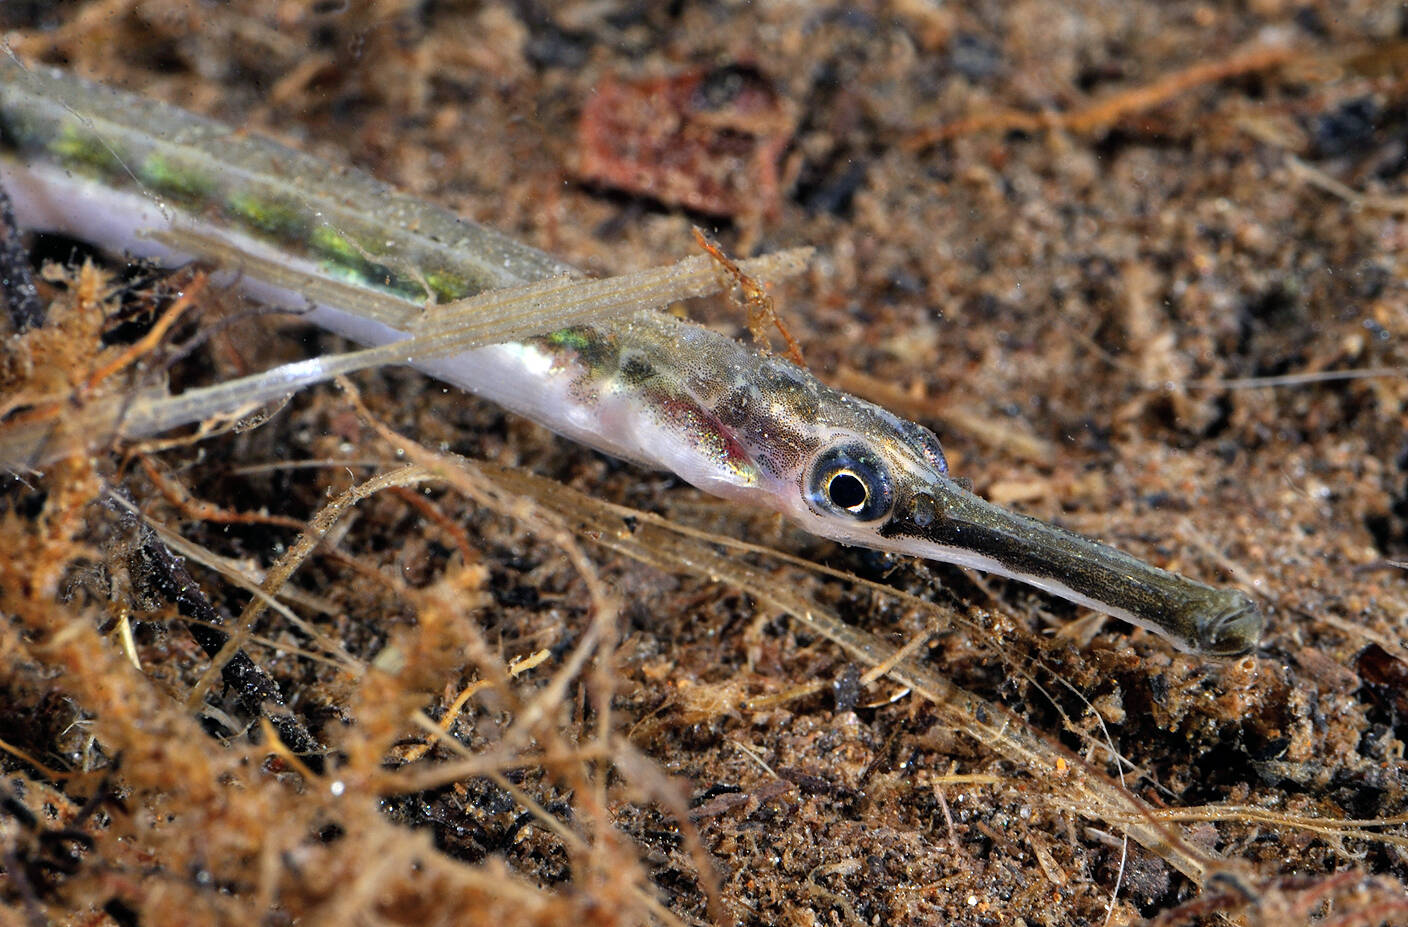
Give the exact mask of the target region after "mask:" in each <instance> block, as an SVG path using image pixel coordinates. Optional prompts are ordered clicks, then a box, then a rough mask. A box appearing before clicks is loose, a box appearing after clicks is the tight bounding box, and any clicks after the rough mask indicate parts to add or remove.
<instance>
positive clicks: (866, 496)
mask: <svg viewBox="0 0 1408 927" xmlns="http://www.w3.org/2000/svg"><path fill="white" fill-rule="evenodd" d="M807 498H808V500H809V501H810V502H811V504H812V507H813V508H815V509H817V510H818V511H821V512H828V513H832V514H836V515H847V516H849V517H851V518H854V519H856V520H857V521H874V520H875V519H877V518H883V517H884V516H886V515H888V514H889V513H890V507H891V506H892V505H893V504H894V490H893V489H892V488H891V486H890V474H889V471H888V470H886V468H885V464H884V463H883V462H882V461H881V460H880V457H879V455H877V454H875V453H874V452H872V451H871V450H869V449H868V448H867V447H865V445H863V444H859V443H856V442H850V443H847V444H841V445H837V446H835V447H832V448H829V449H827V450H825V451H822V452H821V453H820V454H818V455H817V458H816V460H815V461H814V462H813V463H812V466H811V471H810V473H809V475H808V477H807Z"/></svg>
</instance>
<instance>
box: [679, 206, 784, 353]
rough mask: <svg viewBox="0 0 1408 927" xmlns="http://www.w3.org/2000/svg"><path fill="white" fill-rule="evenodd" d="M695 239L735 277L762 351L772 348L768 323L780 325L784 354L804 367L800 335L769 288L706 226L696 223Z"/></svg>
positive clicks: (777, 326) (758, 346)
mask: <svg viewBox="0 0 1408 927" xmlns="http://www.w3.org/2000/svg"><path fill="white" fill-rule="evenodd" d="M694 240H695V241H696V242H698V244H699V247H701V248H703V249H704V251H705V253H707V254H708V255H709V256H710V257H711V258H713V259H714V260H715V261H717V262H718V264H719V266H720V267H721V268H723V270H724V272H725V273H726V274H728V275H729V276H730V277H732V278H733V282H734V285H735V286H737V287H738V289H739V291H740V293H741V295H742V297H743V306H744V309H745V310H746V311H747V313H748V332H749V334H751V335H752V336H753V343H754V345H755V346H756V347H757V348H758V350H759V351H762V352H764V353H768V352H769V350H770V349H769V347H768V324H769V323H771V324H772V325H773V327H775V328H776V329H777V332H778V334H779V335H781V336H782V340H783V341H785V342H786V343H787V353H786V354H785V355H784V356H785V357H786V358H787V359H788V360H790V361H791V362H792V363H794V364H796V365H797V366H798V367H802V368H805V367H806V366H807V362H806V361H805V360H803V359H802V346H801V345H799V344H798V343H797V339H796V338H793V337H792V333H791V332H790V331H788V330H787V326H786V325H784V324H782V317H781V316H779V315H778V314H777V307H776V305H774V303H773V299H772V296H771V295H769V294H768V291H767V289H766V288H765V287H764V286H763V285H762V284H761V283H759V282H758V280H757V279H756V278H755V277H752V276H750V275H748V274H746V273H744V272H743V269H742V268H740V267H739V266H738V264H737V263H736V262H735V261H734V260H733V259H732V258H730V257H729V256H728V255H727V254H724V251H723V249H722V248H720V247H719V245H718V243H717V242H714V241H712V240H710V238H709V236H707V235H705V234H704V230H703V229H701V228H700V227H699V226H697V225H696V226H695V227H694Z"/></svg>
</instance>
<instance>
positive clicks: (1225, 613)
mask: <svg viewBox="0 0 1408 927" xmlns="http://www.w3.org/2000/svg"><path fill="white" fill-rule="evenodd" d="M1232 596H1233V598H1234V601H1233V602H1232V604H1230V605H1229V606H1228V607H1227V608H1225V609H1223V610H1222V611H1221V612H1219V613H1218V614H1216V615H1214V616H1213V617H1211V618H1210V619H1208V620H1207V621H1206V622H1205V623H1203V624H1202V626H1201V627H1199V629H1198V649H1199V651H1200V652H1202V653H1205V654H1208V655H1209V656H1215V657H1240V656H1244V655H1245V654H1248V653H1250V652H1251V651H1252V650H1253V649H1254V648H1255V647H1256V644H1257V641H1258V640H1260V638H1261V632H1262V630H1263V629H1264V628H1265V627H1266V618H1265V616H1264V615H1262V613H1261V609H1260V608H1258V607H1257V604H1256V603H1255V602H1253V601H1252V599H1251V597H1250V596H1247V595H1245V594H1243V593H1241V592H1234V593H1232Z"/></svg>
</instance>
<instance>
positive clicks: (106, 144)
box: [0, 61, 1263, 656]
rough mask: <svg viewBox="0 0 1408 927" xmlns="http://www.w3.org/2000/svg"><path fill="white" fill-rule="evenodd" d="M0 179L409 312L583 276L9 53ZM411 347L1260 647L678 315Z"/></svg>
mask: <svg viewBox="0 0 1408 927" xmlns="http://www.w3.org/2000/svg"><path fill="white" fill-rule="evenodd" d="M0 181H3V183H4V184H5V186H6V188H7V190H8V191H9V193H10V196H11V197H12V198H13V200H14V201H15V204H16V211H17V213H18V215H19V217H20V220H21V222H22V223H25V224H27V225H30V226H33V227H36V228H44V229H52V230H61V231H64V232H66V233H68V234H71V235H74V236H76V237H79V238H83V239H85V240H90V241H93V242H94V243H97V244H100V245H103V246H105V247H108V248H114V249H125V250H128V251H130V252H132V253H135V254H139V255H143V256H148V257H154V258H159V259H169V260H170V259H175V260H179V259H186V258H189V257H191V256H192V254H191V252H190V251H188V250H183V248H182V246H181V245H180V244H179V242H180V240H181V239H180V236H179V234H177V235H175V236H174V238H173V235H172V234H164V233H179V232H181V230H196V231H199V232H201V233H202V234H206V235H213V236H216V237H217V238H219V239H220V240H221V241H223V242H225V243H226V244H227V245H228V246H229V249H230V250H232V251H233V252H235V253H238V254H241V255H247V256H253V257H258V258H259V259H260V260H261V261H263V262H264V263H265V264H267V265H269V266H275V265H277V266H283V267H286V268H293V269H296V270H297V272H298V274H299V275H300V276H302V277H304V278H311V277H317V276H322V277H326V278H329V279H335V280H339V281H342V282H344V283H350V284H353V285H354V286H356V287H361V288H366V289H368V290H375V291H378V292H382V293H386V294H392V295H395V296H396V297H399V298H400V299H401V300H403V301H404V302H405V304H406V305H409V306H415V305H423V304H426V303H431V304H434V303H440V302H448V301H452V300H458V299H463V298H465V297H469V296H473V295H475V294H478V293H483V292H485V291H489V290H495V289H499V288H503V287H511V286H516V285H521V284H524V283H528V282H531V281H536V280H543V279H545V278H550V277H554V276H560V275H564V274H573V273H576V272H575V271H574V270H573V269H572V268H571V267H569V266H568V265H566V264H563V263H562V262H560V261H558V260H556V259H555V258H553V257H551V256H550V255H547V254H545V253H544V252H542V251H539V250H537V249H534V248H531V247H529V246H527V245H524V244H522V243H519V242H516V241H514V240H512V239H510V238H508V237H506V236H503V235H501V234H499V233H497V232H494V231H492V230H490V229H486V228H484V227H482V226H479V225H477V224H475V223H472V222H468V221H466V220H464V219H462V218H460V217H457V216H455V215H453V214H452V213H450V212H448V211H446V210H443V209H441V208H439V207H436V206H434V205H432V204H428V203H425V202H423V201H421V200H418V199H415V198H413V197H409V196H406V195H404V194H401V193H399V192H397V191H395V190H393V189H392V188H390V187H388V186H387V185H385V184H383V183H381V182H379V181H377V180H375V179H373V178H371V177H369V176H367V175H365V174H363V173H361V172H358V171H355V170H351V169H348V168H337V167H333V166H331V165H328V164H327V163H326V162H323V161H321V160H319V159H316V158H313V157H310V156H308V155H305V154H302V153H299V152H296V151H293V150H291V149H288V148H286V147H284V146H282V145H278V144H276V143H274V142H271V141H268V140H266V139H262V138H259V137H256V136H251V135H246V134H244V133H240V132H237V131H235V130H233V129H230V128H229V127H227V126H224V125H221V124H219V123H217V122H213V121H211V120H208V119H204V118H201V117H199V116H195V115H192V114H190V113H186V112H184V111H182V110H179V109H176V108H174V107H170V106H167V105H163V104H160V103H157V102H154V101H150V100H146V99H144V98H141V97H139V96H135V95H133V94H129V93H125V92H121V91H117V90H113V89H110V88H107V87H103V86H100V85H97V84H93V83H90V82H87V81H83V80H81V79H79V78H76V77H74V76H72V75H69V74H67V73H65V72H62V71H58V70H53V69H48V68H40V67H25V66H22V65H20V64H18V63H16V62H14V61H0ZM173 240H174V241H176V242H177V244H175V245H173V244H172V242H173ZM237 279H238V282H239V283H240V285H241V286H242V287H243V288H244V289H245V290H246V291H247V292H249V293H250V295H251V296H253V297H255V298H257V299H260V300H263V301H266V302H270V303H273V304H278V305H285V306H291V307H299V306H303V305H306V304H308V303H310V300H309V299H308V298H306V294H305V293H303V292H301V291H300V290H299V289H298V288H296V287H295V288H290V287H289V286H288V285H287V283H286V282H285V281H284V280H283V278H276V277H273V276H270V275H260V274H259V273H254V272H249V271H248V270H245V271H242V272H241V273H240V274H239V275H238V278H237ZM311 303H312V308H311V310H310V311H309V312H308V314H307V315H306V316H305V318H306V319H307V320H308V321H310V322H312V323H314V324H317V325H321V326H323V327H325V328H328V329H330V330H332V331H335V332H338V333H340V334H343V335H345V336H347V337H349V338H351V339H353V340H355V341H358V342H360V343H362V344H366V345H380V344H387V343H391V342H395V341H397V340H401V339H405V338H407V337H408V336H409V335H410V334H411V332H412V329H413V327H414V326H413V322H414V320H413V319H412V318H411V317H410V316H409V315H406V314H397V313H395V312H390V313H387V312H374V311H368V310H365V309H363V310H359V309H357V308H355V307H349V306H348V305H340V304H338V303H337V302H335V301H327V300H317V299H314V300H311ZM409 360H410V361H411V362H412V363H414V364H415V365H416V366H417V367H419V368H421V369H423V370H425V371H426V372H427V373H429V374H431V375H433V376H436V377H438V378H440V379H442V380H445V381H447V382H449V383H452V384H455V385H457V386H460V387H462V388H464V389H466V390H469V391H471V392H474V393H476V394H479V395H482V396H484V397H486V398H489V399H492V400H494V401H496V402H498V403H500V404H501V405H503V406H505V407H506V408H508V409H510V410H512V411H515V412H518V413H520V414H522V415H524V416H526V417H528V418H531V419H533V420H534V421H537V422H539V423H541V424H543V425H545V426H546V427H548V428H550V429H552V430H554V431H556V432H558V433H560V434H562V435H564V436H566V437H569V438H572V439H574V440H576V441H579V442H581V443H583V444H585V445H588V446H591V447H594V448H597V449H599V450H601V451H604V452H606V453H608V454H612V455H615V456H617V457H621V458H624V459H627V460H631V461H634V462H637V463H640V464H643V465H645V466H650V467H657V468H661V469H666V470H670V471H672V472H674V473H676V474H678V475H679V476H681V477H682V478H684V479H685V480H687V481H689V482H690V483H692V484H694V485H695V486H698V487H699V488H701V489H703V490H705V491H708V492H711V493H714V494H716V495H719V496H721V497H724V498H727V499H730V500H733V501H736V502H739V503H742V504H744V505H748V506H751V507H755V508H762V509H768V510H772V511H776V512H779V513H781V514H783V515H785V516H787V517H788V518H791V519H792V520H793V521H795V522H797V523H798V524H799V525H801V526H802V527H803V528H805V529H807V530H808V531H811V532H813V533H815V534H818V535H821V536H824V537H828V538H833V539H835V540H837V541H840V542H842V543H845V544H853V545H860V546H866V547H872V548H877V549H881V550H888V551H892V552H895V553H900V554H908V555H913V556H917V557H925V558H931V559H937V560H942V561H945V562H950V563H956V564H960V565H964V566H969V567H975V568H977V569H980V570H985V571H988V572H993V573H997V574H1001V575H1005V576H1010V577H1013V578H1016V579H1019V580H1022V581H1024V582H1028V583H1031V584H1033V585H1036V586H1038V587H1039V588H1042V589H1045V590H1047V591H1049V592H1051V593H1053V594H1056V595H1058V596H1062V597H1064V598H1067V599H1070V600H1072V601H1075V602H1078V603H1081V604H1084V605H1088V606H1090V607H1093V608H1096V609H1098V610H1100V611H1103V612H1106V613H1108V614H1112V615H1115V616H1117V617H1120V618H1123V619H1125V620H1128V621H1130V622H1133V623H1135V624H1138V625H1141V626H1143V627H1146V628H1150V629H1152V630H1154V631H1155V632H1157V633H1159V634H1162V635H1163V636H1165V637H1167V638H1168V639H1169V640H1171V641H1172V642H1173V643H1174V644H1175V645H1176V646H1178V647H1180V648H1182V649H1185V650H1190V651H1193V652H1197V653H1204V654H1212V655H1220V656H1228V655H1235V654H1240V653H1244V652H1246V651H1247V650H1249V649H1251V648H1252V647H1253V646H1255V644H1256V641H1257V639H1258V637H1259V635H1260V633H1261V629H1262V624H1263V619H1262V616H1261V613H1260V611H1259V610H1258V609H1257V607H1256V605H1255V603H1254V602H1253V601H1252V600H1251V599H1250V598H1249V597H1247V596H1246V595H1245V594H1243V593H1242V592H1240V591H1237V590H1232V589H1220V588H1215V587H1211V586H1207V585H1204V584H1202V583H1199V582H1196V581H1194V580H1191V579H1188V578H1186V577H1183V576H1179V575H1177V574H1174V573H1170V572H1168V571H1165V570H1162V569H1159V568H1157V567H1154V566H1152V565H1149V564H1146V563H1144V562H1142V561H1140V560H1138V559H1136V558H1134V557H1132V556H1130V555H1128V554H1126V553H1123V552H1122V551H1119V550H1116V549H1114V548H1112V547H1109V546H1107V545H1104V544H1101V543H1099V542H1097V541H1094V540H1091V539H1089V538H1085V537H1082V536H1080V535H1077V534H1074V533H1072V532H1069V531H1066V530H1064V529H1062V528H1059V527H1057V526H1054V525H1049V524H1046V523H1044V522H1041V521H1039V520H1036V519H1033V518H1029V517H1026V516H1022V515H1018V514H1015V513H1012V512H1008V511H1006V510H1005V509H1002V508H1000V507H998V506H994V505H992V504H990V503H988V502H986V501H984V500H983V499H981V498H979V497H978V496H976V495H974V494H973V493H971V492H968V491H967V490H966V489H965V488H964V487H963V486H962V485H961V484H960V483H959V482H958V481H956V480H954V479H952V478H951V477H950V475H949V473H948V466H947V463H946V461H945V459H944V455H943V451H942V448H941V446H940V443H939V440H938V438H937V437H936V436H935V435H934V434H933V433H932V432H931V431H929V430H928V429H926V428H924V427H922V426H920V425H917V424H914V423H912V422H908V421H905V420H904V419H901V418H899V417H898V416H895V415H893V414H892V413H890V412H888V411H886V410H885V409H883V408H881V407H879V406H876V405H874V404H872V403H870V402H867V401H865V400H862V399H859V398H857V397H854V396H851V395H848V394H846V393H843V392H840V391H838V390H835V389H832V388H831V387H829V386H827V385H825V384H824V383H822V382H821V381H820V380H818V379H817V378H816V377H815V376H813V375H812V374H811V373H810V372H808V371H807V370H805V369H802V368H800V367H798V366H796V365H794V364H793V363H791V362H790V361H788V360H786V359H784V358H780V357H775V356H770V355H767V354H764V353H760V352H758V351H756V350H753V349H751V348H749V347H747V346H745V345H742V344H740V343H739V342H737V341H735V340H733V339H731V338H728V337H726V336H723V335H721V334H718V333H716V332H713V331H711V330H709V329H706V328H703V327H700V326H697V325H693V324H690V323H688V322H684V321H681V320H678V319H675V318H673V317H671V316H668V315H665V314H662V313H657V312H644V313H639V314H636V315H633V316H631V317H629V318H626V319H622V320H613V321H607V322H592V323H589V324H583V325H577V326H572V327H567V328H562V329H559V330H556V331H551V332H548V333H546V334H540V335H535V336H531V337H525V338H522V339H520V340H516V341H509V342H504V343H499V344H492V345H488V346H485V347H478V348H473V349H470V350H466V351H461V352H459V353H457V354H453V355H451V356H436V357H429V358H417V357H410V358H409Z"/></svg>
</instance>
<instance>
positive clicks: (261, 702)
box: [124, 508, 321, 754]
mask: <svg viewBox="0 0 1408 927" xmlns="http://www.w3.org/2000/svg"><path fill="white" fill-rule="evenodd" d="M124 518H125V519H126V520H127V521H128V523H129V530H135V531H136V532H137V535H138V539H139V546H138V549H137V551H136V552H135V553H134V559H136V558H140V561H141V565H142V566H143V567H145V569H144V570H143V571H142V572H143V573H145V576H146V578H147V580H148V581H149V582H150V583H151V584H152V585H153V586H154V587H155V588H156V589H157V590H158V591H159V592H160V593H161V594H162V595H163V596H164V597H165V598H166V599H167V600H168V601H170V602H172V603H173V604H175V606H176V610H177V611H178V612H179V613H180V614H181V615H182V616H183V617H185V618H186V619H187V621H186V622H185V624H186V627H187V628H188V629H189V631H190V633H191V636H192V637H193V638H194V639H195V641H196V643H197V644H199V645H200V647H201V649H202V650H204V651H205V653H206V655H207V656H209V657H211V658H212V659H214V658H217V657H218V656H219V655H220V654H221V652H222V648H223V647H224V646H225V645H226V644H228V643H229V635H227V634H226V633H225V632H224V631H223V630H222V629H221V628H220V627H219V626H220V625H222V624H223V623H224V621H223V618H222V616H221V614H220V612H219V611H217V610H216V609H215V606H213V605H212V604H211V603H210V599H209V598H207V597H206V595H205V592H204V590H202V589H201V586H200V584H199V583H197V582H196V581H195V579H194V578H193V577H192V576H191V574H190V573H189V572H188V571H187V570H186V567H185V564H184V563H182V562H181V561H180V560H178V559H177V558H176V557H175V556H173V555H172V553H171V551H170V550H168V549H167V547H166V545H165V544H163V543H162V542H161V539H160V538H159V537H158V536H157V534H156V532H155V531H154V530H153V529H152V528H150V527H149V526H147V525H145V524H142V523H140V522H139V521H138V520H137V518H136V516H135V514H134V513H133V512H132V510H131V509H130V508H125V509H124ZM220 675H221V678H222V679H223V680H224V682H225V684H226V685H227V686H229V687H230V688H231V689H232V690H233V691H234V692H235V693H236V695H237V696H238V698H239V701H240V707H241V708H242V709H243V710H244V711H246V712H249V713H251V714H257V715H259V716H261V717H263V718H265V719H267V720H269V721H271V722H272V723H273V724H274V726H275V727H276V728H277V729H278V732H279V738H280V739H281V740H282V741H283V743H285V744H287V745H288V746H289V748H290V749H292V750H294V751H295V752H297V753H303V754H311V753H315V752H317V751H319V750H320V749H321V746H320V745H319V744H318V741H317V739H316V738H314V737H313V735H312V734H311V733H310V732H309V731H308V729H307V727H306V726H305V725H304V724H303V722H302V721H301V720H300V719H299V718H297V717H296V716H294V715H293V714H292V713H291V712H290V711H289V710H288V709H287V707H286V704H285V701H284V696H283V692H282V691H281V690H280V689H279V685H278V683H277V682H275V681H274V679H273V677H271V676H270V675H269V674H268V673H266V672H264V670H263V668H261V667H260V666H259V664H257V663H255V662H254V660H253V659H252V658H251V657H250V656H249V655H248V654H247V653H245V652H244V650H239V651H237V652H235V653H234V654H232V655H231V656H230V657H229V659H228V660H227V661H226V662H225V663H224V665H223V666H222V668H221V671H220Z"/></svg>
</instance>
